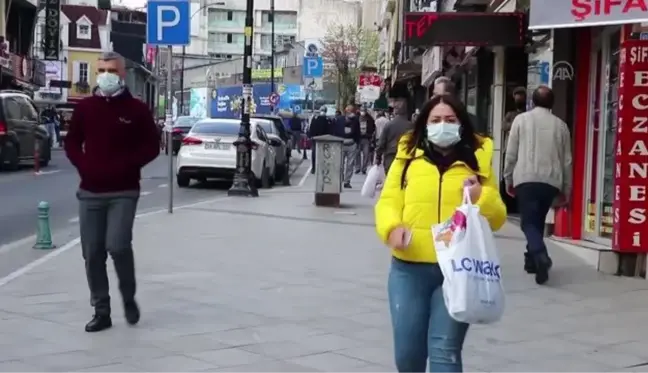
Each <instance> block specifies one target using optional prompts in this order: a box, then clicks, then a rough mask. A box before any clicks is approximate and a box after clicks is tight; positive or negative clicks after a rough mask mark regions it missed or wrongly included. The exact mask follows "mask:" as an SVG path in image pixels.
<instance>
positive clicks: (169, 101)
mask: <svg viewBox="0 0 648 373" xmlns="http://www.w3.org/2000/svg"><path fill="white" fill-rule="evenodd" d="M168 48H169V51H168V53H167V64H166V65H167V84H166V86H167V88H166V92H167V99H166V101H167V107H166V121H165V127H166V129H167V134H166V135H167V144H166V149H167V156H168V157H169V214H173V188H174V187H175V185H174V182H173V181H174V180H173V131H172V130H171V129H172V127H173V88H172V85H173V47H172V46H171V45H169V46H168Z"/></svg>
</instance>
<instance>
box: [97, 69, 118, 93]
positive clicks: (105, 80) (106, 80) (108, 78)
mask: <svg viewBox="0 0 648 373" xmlns="http://www.w3.org/2000/svg"><path fill="white" fill-rule="evenodd" d="M97 86H99V89H100V90H101V92H102V93H103V94H106V95H112V94H113V93H115V92H117V91H119V89H120V88H121V87H122V81H121V78H120V77H119V76H118V75H117V74H113V73H109V72H104V73H100V74H97Z"/></svg>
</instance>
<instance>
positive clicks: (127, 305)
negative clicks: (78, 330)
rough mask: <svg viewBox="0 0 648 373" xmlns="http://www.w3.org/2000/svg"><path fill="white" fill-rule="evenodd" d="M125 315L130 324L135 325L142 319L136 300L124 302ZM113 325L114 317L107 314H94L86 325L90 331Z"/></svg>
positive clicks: (87, 330) (98, 330) (86, 328)
mask: <svg viewBox="0 0 648 373" xmlns="http://www.w3.org/2000/svg"><path fill="white" fill-rule="evenodd" d="M124 316H125V317H126V322H128V324H129V325H135V324H137V323H138V322H139V320H140V309H139V306H138V305H137V302H135V301H134V300H132V301H128V302H124ZM111 327H112V319H111V318H110V316H107V315H94V316H92V320H90V322H89V323H87V324H86V326H85V331H86V332H88V333H94V332H100V331H102V330H106V329H109V328H111Z"/></svg>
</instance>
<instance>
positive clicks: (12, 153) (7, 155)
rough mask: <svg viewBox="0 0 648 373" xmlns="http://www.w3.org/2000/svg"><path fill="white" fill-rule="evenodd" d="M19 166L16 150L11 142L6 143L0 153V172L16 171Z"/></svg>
mask: <svg viewBox="0 0 648 373" xmlns="http://www.w3.org/2000/svg"><path fill="white" fill-rule="evenodd" d="M19 165H20V159H19V158H18V148H16V146H15V145H14V144H13V143H12V142H6V143H5V145H4V147H3V148H2V150H1V151H0V170H3V171H17V170H18V166H19Z"/></svg>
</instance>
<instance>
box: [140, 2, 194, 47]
mask: <svg viewBox="0 0 648 373" xmlns="http://www.w3.org/2000/svg"><path fill="white" fill-rule="evenodd" d="M146 9H147V14H148V17H147V22H146V44H149V45H189V43H190V41H191V32H190V31H191V17H190V16H189V12H190V6H189V1H187V0H162V1H160V0H153V1H149V2H148V4H147V5H146Z"/></svg>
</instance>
